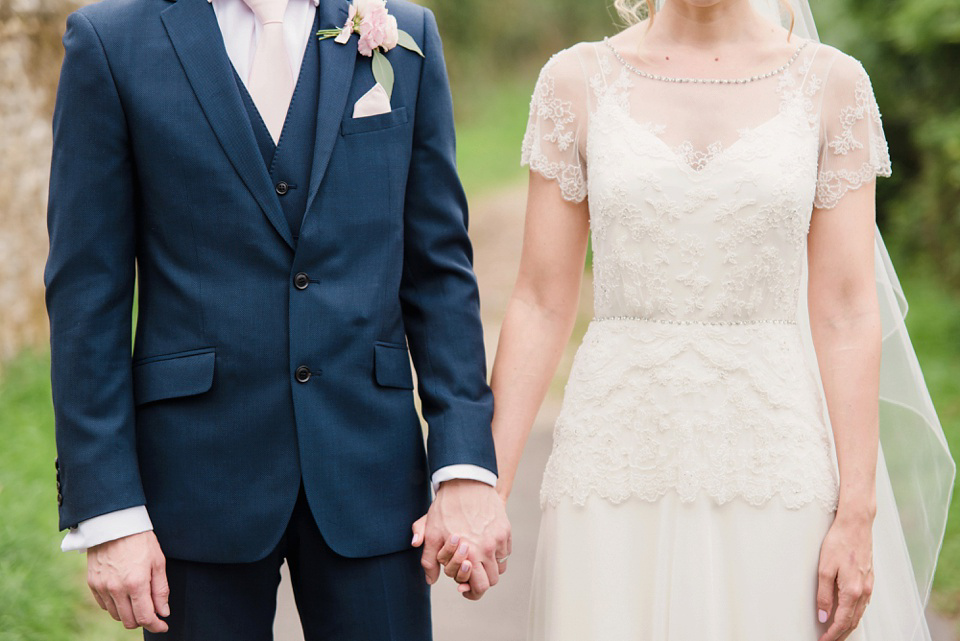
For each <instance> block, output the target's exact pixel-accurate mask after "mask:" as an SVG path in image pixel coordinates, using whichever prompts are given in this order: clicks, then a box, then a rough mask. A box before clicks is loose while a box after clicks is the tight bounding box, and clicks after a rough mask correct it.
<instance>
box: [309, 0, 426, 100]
mask: <svg viewBox="0 0 960 641" xmlns="http://www.w3.org/2000/svg"><path fill="white" fill-rule="evenodd" d="M355 33H356V34H359V36H360V39H359V41H358V42H357V53H359V54H360V55H361V56H367V57H368V58H369V57H371V56H372V57H373V60H372V62H371V65H372V67H373V79H374V80H376V81H377V82H379V83H380V85H381V86H383V88H384V89H385V90H386V92H387V97H389V96H390V95H391V94H392V93H393V67H392V66H391V65H390V61H389V60H387V57H386V56H385V55H383V54H385V53H386V52H388V51H390V50H391V49H393V48H394V47H396V46H397V45H400V46H401V47H403V48H404V49H409V50H410V51H413V52H414V53H417V54H419V55H420V57H423V52H422V51H420V47H418V46H417V43H416V42H414V40H413V37H412V36H411V35H410V34H409V33H407V32H406V31H404V30H403V29H399V28H398V27H397V19H396V18H394V17H393V16H391V15H390V14H389V13H388V12H387V0H353V4H351V5H350V13H349V15H348V16H347V22H346V24H344V25H343V27H339V28H334V29H321V30H320V31H318V32H317V36H318V37H319V38H320V40H326V39H327V38H333V39H334V42H337V43H339V44H342V45H344V44H347V42H348V41H349V40H350V36H352V35H353V34H355Z"/></svg>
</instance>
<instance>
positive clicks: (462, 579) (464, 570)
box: [453, 561, 473, 592]
mask: <svg viewBox="0 0 960 641" xmlns="http://www.w3.org/2000/svg"><path fill="white" fill-rule="evenodd" d="M472 572H473V564H471V563H470V561H464V562H463V563H461V564H460V571H459V572H457V576H455V577H454V578H453V579H454V581H456V582H457V583H460V584H461V585H460V586H459V587H461V588H463V587H464V585H466V588H464V589H463V590H461V592H466V591H467V590H469V589H470V574H471V573H472Z"/></svg>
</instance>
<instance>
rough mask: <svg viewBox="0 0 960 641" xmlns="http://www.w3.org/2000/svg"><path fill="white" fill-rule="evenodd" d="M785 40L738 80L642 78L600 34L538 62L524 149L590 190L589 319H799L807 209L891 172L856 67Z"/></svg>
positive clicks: (575, 193) (546, 169) (579, 192)
mask: <svg viewBox="0 0 960 641" xmlns="http://www.w3.org/2000/svg"><path fill="white" fill-rule="evenodd" d="M795 40H797V49H796V53H795V55H794V56H793V58H792V59H791V60H790V61H789V63H788V64H785V65H783V66H782V67H781V68H780V69H779V70H778V72H777V73H771V74H766V77H761V78H759V79H753V80H748V81H745V82H725V83H702V82H700V83H696V82H667V81H664V80H658V79H652V78H649V77H644V76H642V75H639V74H638V73H635V69H631V68H629V67H628V66H625V65H624V63H623V61H622V60H620V59H618V57H617V55H616V50H615V49H614V48H613V47H612V45H610V44H609V43H608V42H607V41H604V42H594V43H581V44H579V45H576V46H574V47H572V48H570V49H567V50H565V51H562V52H560V53H558V54H556V55H555V56H553V57H552V58H551V59H550V61H549V62H548V63H547V64H546V65H545V66H544V68H543V70H542V71H541V73H540V78H539V80H538V82H537V86H536V89H535V91H534V94H533V99H532V101H531V105H530V120H529V124H528V128H527V132H526V135H525V137H524V141H523V162H524V163H528V164H529V165H530V167H531V169H533V170H535V171H537V172H539V173H541V174H543V175H544V176H546V177H548V178H551V179H554V180H556V181H557V183H558V184H559V187H560V190H561V192H562V193H563V196H564V198H566V199H568V200H571V201H581V200H583V199H584V198H585V197H587V196H589V204H590V224H591V231H592V234H593V250H594V287H595V294H594V295H595V308H596V313H597V316H598V317H610V316H635V317H643V318H651V319H662V320H668V321H673V320H681V321H691V320H693V321H700V322H719V323H730V322H739V321H744V320H750V321H758V320H763V321H773V320H776V321H790V322H792V321H793V320H794V319H795V317H796V305H797V300H798V294H799V292H798V286H799V280H800V268H801V261H802V258H803V251H804V248H805V238H806V232H807V229H808V226H809V223H810V216H811V214H812V211H813V209H814V207H816V208H820V209H829V208H832V207H834V206H835V205H836V204H837V202H838V201H839V200H840V199H841V198H842V197H843V195H844V194H845V193H846V192H847V191H848V190H850V189H854V188H856V187H858V186H859V185H860V184H862V183H864V182H866V181H868V180H872V179H873V178H874V177H875V176H876V175H877V174H883V175H888V174H889V173H890V160H889V157H888V154H887V146H886V141H885V139H884V136H883V132H882V128H881V123H880V114H879V111H878V109H877V105H876V101H875V99H874V96H873V91H872V88H871V86H870V80H869V78H868V77H867V74H866V73H865V71H864V70H863V67H862V66H861V65H860V63H859V62H857V61H856V60H855V59H853V58H851V57H849V56H847V55H845V54H842V53H841V52H839V51H838V50H836V49H834V48H832V47H829V46H827V45H823V44H820V43H816V42H812V41H805V40H799V39H796V38H795Z"/></svg>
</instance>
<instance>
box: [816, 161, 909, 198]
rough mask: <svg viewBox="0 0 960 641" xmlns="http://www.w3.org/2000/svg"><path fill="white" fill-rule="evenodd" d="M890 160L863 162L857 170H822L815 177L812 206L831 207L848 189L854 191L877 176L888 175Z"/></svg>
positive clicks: (889, 172)
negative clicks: (814, 195) (874, 162)
mask: <svg viewBox="0 0 960 641" xmlns="http://www.w3.org/2000/svg"><path fill="white" fill-rule="evenodd" d="M891 173H893V172H892V170H891V167H890V162H889V161H887V162H885V163H883V164H880V165H875V164H872V163H868V162H867V163H864V164H863V166H861V167H860V169H859V170H857V171H851V170H848V169H843V170H839V171H822V172H820V175H819V177H818V178H817V194H816V198H814V201H813V206H814V207H816V208H817V209H833V208H834V207H836V206H837V204H838V203H839V202H840V200H841V199H842V198H843V197H844V196H845V195H846V194H847V192H849V191H854V190H856V189H859V188H860V187H861V186H863V184H864V183H866V182H869V181H871V180H873V179H874V178H876V177H877V176H890V175H891Z"/></svg>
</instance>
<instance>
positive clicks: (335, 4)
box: [181, 0, 360, 213]
mask: <svg viewBox="0 0 960 641" xmlns="http://www.w3.org/2000/svg"><path fill="white" fill-rule="evenodd" d="M181 1H182V0H181ZM204 1H206V0H204ZM348 6H349V5H348V4H347V1H346V0H320V6H319V7H318V8H317V10H318V11H320V12H321V13H320V28H321V29H327V28H333V27H342V26H343V25H344V23H345V22H346V21H347V11H348ZM314 37H316V36H314ZM357 37H358V36H356V35H353V36H351V37H350V40H349V42H347V43H346V44H343V45H342V44H339V43H337V42H334V40H333V39H332V38H328V39H327V40H322V41H320V42H319V43H318V44H319V45H320V46H319V53H320V102H319V104H318V109H317V138H316V142H315V143H314V147H313V166H312V167H311V169H310V195H309V197H308V199H307V209H306V211H307V212H308V213H309V211H310V207H311V206H312V205H313V201H314V199H315V198H316V197H317V192H318V191H319V190H320V183H321V182H323V176H324V174H325V173H326V171H327V165H328V164H329V162H330V155H331V154H332V153H333V147H334V145H335V144H336V142H337V134H338V133H339V132H340V121H341V120H342V119H343V114H344V109H345V108H346V104H347V95H348V94H349V93H350V86H351V84H352V83H353V69H354V66H355V65H356V63H357V56H358V55H360V54H358V53H357Z"/></svg>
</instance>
